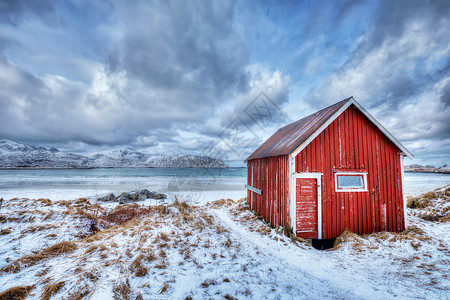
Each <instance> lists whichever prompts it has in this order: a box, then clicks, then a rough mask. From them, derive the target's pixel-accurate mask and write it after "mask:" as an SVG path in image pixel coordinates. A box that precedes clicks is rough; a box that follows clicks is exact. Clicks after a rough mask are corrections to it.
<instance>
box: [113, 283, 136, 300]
mask: <svg viewBox="0 0 450 300" xmlns="http://www.w3.org/2000/svg"><path fill="white" fill-rule="evenodd" d="M113 293H114V300H128V299H131V296H132V295H133V292H132V290H131V287H130V282H129V281H128V279H127V280H126V281H125V282H116V284H114V286H113Z"/></svg>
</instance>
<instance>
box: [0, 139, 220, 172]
mask: <svg viewBox="0 0 450 300" xmlns="http://www.w3.org/2000/svg"><path fill="white" fill-rule="evenodd" d="M124 167H136V168H140V167H147V168H149V167H160V168H226V167H227V165H226V164H225V163H224V162H223V161H222V160H220V159H215V158H211V157H208V156H196V155H155V154H150V153H146V152H142V151H139V150H136V149H133V148H131V147H125V148H118V149H114V150H108V151H103V152H97V153H92V154H89V155H86V156H85V155H79V154H73V153H67V152H62V151H59V150H58V149H56V148H53V147H52V148H50V149H47V148H45V147H35V146H32V145H24V144H19V143H16V142H13V141H10V140H0V168H124Z"/></svg>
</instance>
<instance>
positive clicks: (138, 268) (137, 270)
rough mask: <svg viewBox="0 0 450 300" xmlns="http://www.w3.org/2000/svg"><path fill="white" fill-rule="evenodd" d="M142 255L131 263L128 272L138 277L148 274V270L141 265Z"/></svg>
mask: <svg viewBox="0 0 450 300" xmlns="http://www.w3.org/2000/svg"><path fill="white" fill-rule="evenodd" d="M144 258H145V256H144V254H142V253H141V254H139V255H138V256H137V257H136V258H135V259H134V260H133V262H132V263H131V265H130V271H131V272H132V273H134V274H135V275H136V276H138V277H143V276H145V275H147V274H148V269H147V267H145V266H144V265H143V264H142V259H144Z"/></svg>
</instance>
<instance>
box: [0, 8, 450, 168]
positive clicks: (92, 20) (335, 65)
mask: <svg viewBox="0 0 450 300" xmlns="http://www.w3.org/2000/svg"><path fill="white" fill-rule="evenodd" d="M449 58H450V2H448V1H423V0H420V1H412V0H411V1H410V0H408V1H400V0H398V1H331V0H330V1H244V0H242V1H231V2H227V1H206V0H205V1H88V0H86V1H83V0H72V1H69V0H67V1H50V0H40V1H34V0H29V1H19V0H17V1H13V0H0V138H5V139H11V140H15V141H18V142H24V143H31V144H39V145H43V146H55V147H58V148H60V149H63V150H67V151H74V152H80V153H83V152H90V151H100V150H105V149H109V148H115V147H121V146H132V147H136V148H145V149H147V150H148V151H150V152H154V153H179V152H181V153H194V154H210V155H212V156H216V157H222V158H224V159H226V160H227V161H229V162H230V163H231V164H232V165H243V164H242V160H243V159H245V157H246V156H247V155H248V154H249V153H251V152H252V151H253V150H254V149H255V148H256V147H257V145H259V144H260V143H261V142H262V141H263V140H264V139H266V138H267V137H268V136H270V135H271V134H272V133H273V132H274V131H275V130H276V129H277V128H278V127H280V126H282V125H285V124H287V123H289V122H291V121H295V120H297V119H300V118H302V117H304V116H306V115H308V114H310V113H312V112H314V111H316V110H319V109H321V108H324V107H326V106H328V105H330V104H333V103H335V102H337V101H339V100H342V99H344V98H347V97H349V96H354V97H355V99H356V100H357V101H358V102H359V103H361V104H362V105H363V106H364V107H365V108H366V109H367V110H368V111H369V112H371V113H372V115H374V116H375V117H376V118H377V119H378V120H379V121H380V122H381V123H382V124H383V125H384V126H385V127H386V128H387V129H388V130H389V131H390V132H391V133H393V134H394V135H395V136H396V137H397V138H398V139H399V140H400V141H401V142H402V143H403V144H404V145H405V146H406V147H407V148H408V149H409V150H410V151H411V152H412V153H413V154H414V155H415V159H414V160H413V161H410V160H409V159H407V160H406V161H405V163H406V164H410V163H420V164H425V163H427V164H428V163H429V164H436V165H442V164H444V163H447V164H450V60H449ZM258 108H260V109H258Z"/></svg>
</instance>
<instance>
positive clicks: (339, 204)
mask: <svg viewBox="0 0 450 300" xmlns="http://www.w3.org/2000/svg"><path fill="white" fill-rule="evenodd" d="M339 149H340V150H339ZM336 152H338V153H337V154H339V155H336ZM295 160H296V170H295V172H319V173H322V174H323V175H322V182H323V183H322V187H321V188H322V238H325V239H326V238H332V237H336V236H338V235H339V234H341V233H342V232H343V231H344V230H345V229H346V228H348V229H349V230H351V231H352V232H355V233H358V234H363V233H370V232H377V231H397V232H398V231H402V230H403V229H404V226H405V224H404V220H403V193H402V185H401V165H400V164H401V155H400V152H399V149H398V148H397V147H396V146H395V145H394V144H393V143H392V142H390V141H389V140H388V139H387V138H386V137H385V136H384V134H382V133H381V132H380V131H379V130H378V129H377V128H376V127H375V126H374V125H373V124H372V122H370V120H368V119H367V118H366V117H365V116H364V115H363V114H362V113H361V112H359V111H358V110H357V109H356V108H355V107H354V106H350V107H349V108H348V109H347V110H345V111H344V112H343V113H342V114H341V115H340V116H339V117H338V118H337V119H336V120H335V121H334V122H332V123H331V124H330V126H328V127H327V128H326V129H325V130H324V131H323V132H322V133H321V134H320V135H319V136H318V137H317V138H316V139H314V140H313V141H312V142H311V143H310V144H309V145H308V146H307V147H306V148H305V149H303V151H302V152H300V153H299V154H298V155H297V157H296V158H295ZM336 170H346V171H348V170H350V171H353V170H365V171H366V172H367V188H368V191H367V192H336V191H335V178H334V172H335V171H336Z"/></svg>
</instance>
